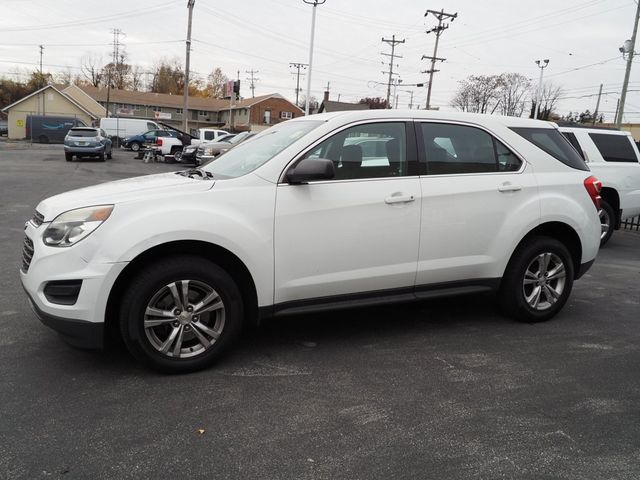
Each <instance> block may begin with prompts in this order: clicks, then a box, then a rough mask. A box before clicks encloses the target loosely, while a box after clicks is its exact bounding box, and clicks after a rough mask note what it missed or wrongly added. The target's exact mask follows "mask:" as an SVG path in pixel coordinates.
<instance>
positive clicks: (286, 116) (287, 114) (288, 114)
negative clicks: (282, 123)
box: [280, 112, 293, 120]
mask: <svg viewBox="0 0 640 480" xmlns="http://www.w3.org/2000/svg"><path fill="white" fill-rule="evenodd" d="M280 118H284V119H287V120H289V119H291V118H293V112H280Z"/></svg>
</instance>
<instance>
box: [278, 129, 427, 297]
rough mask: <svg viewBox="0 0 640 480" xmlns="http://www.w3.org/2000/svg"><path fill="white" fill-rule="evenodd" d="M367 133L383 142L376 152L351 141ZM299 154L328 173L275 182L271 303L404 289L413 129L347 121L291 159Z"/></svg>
mask: <svg viewBox="0 0 640 480" xmlns="http://www.w3.org/2000/svg"><path fill="white" fill-rule="evenodd" d="M371 139H377V141H379V142H383V143H384V145H385V150H384V155H381V156H380V157H375V158H370V157H366V156H363V151H362V147H361V146H360V145H359V143H361V142H364V141H368V140H371ZM307 157H319V158H328V159H330V160H332V161H333V162H334V165H335V170H336V176H335V178H334V179H333V180H325V181H316V182H309V183H308V184H305V185H289V184H287V183H286V182H284V181H282V182H280V183H279V184H278V186H277V195H276V207H275V234H274V239H275V247H274V248H275V293H274V296H275V299H274V301H275V303H276V304H281V303H283V302H292V301H296V300H303V299H319V298H324V299H326V298H327V297H335V296H342V297H341V298H342V299H345V298H347V297H345V295H347V296H348V295H349V294H356V293H361V292H368V293H371V292H375V291H382V290H392V289H406V292H407V294H409V295H411V296H412V295H413V294H412V290H413V285H414V281H415V273H416V265H417V255H418V235H419V225H420V182H419V179H418V176H417V153H416V151H415V138H414V134H413V130H412V129H409V130H408V129H407V124H406V123H405V122H402V121H396V122H391V121H386V122H368V123H363V124H359V125H354V126H351V127H348V128H345V129H342V130H341V131H338V132H336V133H334V134H332V135H330V136H329V137H328V138H326V139H325V140H323V141H321V142H319V143H318V144H316V145H314V146H312V147H311V148H310V150H309V151H307V152H305V153H303V154H302V155H301V156H300V158H299V159H302V158H307ZM299 159H298V160H299ZM294 164H295V163H293V164H292V165H294Z"/></svg>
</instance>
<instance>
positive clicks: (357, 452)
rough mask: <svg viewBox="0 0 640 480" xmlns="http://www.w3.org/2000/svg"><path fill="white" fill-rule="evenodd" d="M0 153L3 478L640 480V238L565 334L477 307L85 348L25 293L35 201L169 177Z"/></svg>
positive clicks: (582, 302) (57, 150)
mask: <svg viewBox="0 0 640 480" xmlns="http://www.w3.org/2000/svg"><path fill="white" fill-rule="evenodd" d="M178 168H180V167H178V166H175V165H166V164H144V163H142V162H141V161H140V160H134V159H133V154H132V153H130V152H124V151H117V152H116V153H114V160H113V161H107V162H105V163H101V162H94V161H83V162H73V163H67V162H65V161H64V155H63V152H62V147H61V146H34V147H29V146H28V145H23V144H18V145H14V144H9V143H7V142H5V141H3V142H0V206H1V208H0V227H1V228H0V244H1V245H3V246H4V248H3V249H2V250H1V251H0V265H1V266H2V271H1V272H0V287H1V292H2V293H0V479H16V478H19V479H36V478H92V479H103V478H104V479H107V478H118V479H124V478H135V479H139V478H156V479H161V478H188V477H191V478H216V479H222V478H242V479H245V478H261V479H336V478H345V479H355V478H362V479H374V478H375V479H377V478H379V479H391V478H394V479H397V478H412V479H413V478H433V479H466V478H478V479H500V478H517V479H637V478H640V378H639V374H638V372H640V350H639V345H640V341H639V340H640V320H639V319H640V315H639V308H638V305H639V303H640V294H639V293H638V292H639V290H638V284H639V281H640V234H637V233H630V232H621V233H620V232H618V233H616V234H615V235H614V237H613V239H612V240H611V241H610V242H609V244H608V246H607V247H606V248H605V249H603V251H602V252H601V253H600V255H599V257H598V260H597V262H596V264H595V266H594V267H593V268H592V269H591V271H590V272H589V274H587V275H586V276H585V277H584V278H583V279H582V280H580V281H579V282H577V283H576V285H575V287H574V293H573V296H572V298H571V300H570V302H569V304H568V305H567V306H566V307H565V309H564V311H563V312H562V313H561V314H560V315H559V316H558V317H557V318H556V319H554V320H552V321H550V322H548V323H544V324H537V325H526V324H517V323H514V322H512V321H510V320H508V319H506V318H504V317H501V316H500V315H498V314H497V313H496V311H495V309H494V304H493V299H492V298H491V297H485V296H471V297H466V298H463V299H461V298H458V299H453V300H447V301H444V300H442V301H438V302H426V303H420V304H413V305H408V306H400V307H398V306H395V307H393V308H376V309H366V310H364V309H363V310H355V311H350V312H347V313H338V312H336V313H327V314H322V315H312V316H299V317H289V318H286V319H279V320H272V321H269V322H267V323H266V324H265V325H264V326H263V327H262V328H261V329H259V330H258V331H257V332H255V333H253V334H252V335H250V336H246V337H245V338H244V339H243V340H242V342H241V344H240V346H239V348H237V349H236V350H235V351H234V352H233V353H232V354H231V355H230V356H228V357H227V358H226V359H225V360H224V361H222V362H221V363H219V364H218V365H217V366H215V367H214V368H212V369H210V370H207V371H204V372H199V373H196V374H191V375H186V376H163V375H159V374H156V373H153V372H150V371H148V370H145V369H143V368H142V367H140V366H139V365H138V364H137V363H135V362H134V361H133V360H132V359H131V358H130V357H129V356H128V354H127V353H126V352H123V351H115V352H107V353H91V352H84V351H80V350H74V349H72V348H70V347H68V346H67V345H66V344H64V343H63V342H62V341H61V340H60V339H59V338H58V337H57V335H56V334H55V333H54V332H53V331H51V330H49V329H48V328H46V327H44V326H43V325H41V324H40V323H39V321H38V320H37V319H36V318H35V317H34V316H33V314H32V313H31V311H30V310H29V307H28V305H27V301H26V297H25V295H24V294H23V292H22V288H21V286H20V281H19V275H18V265H19V259H20V251H21V244H22V238H23V224H24V221H25V220H27V219H28V218H29V217H30V216H31V215H32V213H33V209H34V207H35V205H36V204H37V203H38V201H40V200H41V199H42V198H44V197H47V196H50V195H52V194H55V193H58V192H61V191H65V190H69V189H71V188H77V187H82V186H86V185H90V184H94V183H100V182H104V181H108V180H112V179H119V178H124V177H129V176H134V175H139V174H146V173H155V172H161V171H170V170H176V169H178Z"/></svg>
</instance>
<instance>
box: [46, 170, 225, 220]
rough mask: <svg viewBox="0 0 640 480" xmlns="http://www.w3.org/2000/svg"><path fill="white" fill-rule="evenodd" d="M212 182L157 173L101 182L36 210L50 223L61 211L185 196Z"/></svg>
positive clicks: (48, 199)
mask: <svg viewBox="0 0 640 480" xmlns="http://www.w3.org/2000/svg"><path fill="white" fill-rule="evenodd" d="M214 183H215V182H214V181H213V180H212V179H207V180H202V179H201V178H198V177H195V178H189V177H185V176H182V175H178V174H177V173H175V172H172V173H159V174H156V175H145V176H142V177H133V178H127V179H124V180H116V181H114V182H107V183H102V184H100V185H94V186H91V187H85V188H80V189H78V190H71V191H69V192H65V193H61V194H59V195H55V196H53V197H49V198H47V199H45V200H43V201H42V202H40V204H39V205H38V207H37V210H38V212H40V213H41V214H42V215H44V219H45V222H49V221H51V220H53V219H54V218H55V217H57V216H58V215H60V214H61V213H62V212H66V211H68V210H73V209H75V208H82V207H89V206H92V205H111V204H113V205H117V204H119V203H125V202H131V201H136V200H141V199H144V200H153V199H156V198H159V197H160V198H162V199H166V198H167V197H168V196H172V195H184V194H188V193H197V192H204V191H206V190H210V189H211V188H212V187H213V185H214Z"/></svg>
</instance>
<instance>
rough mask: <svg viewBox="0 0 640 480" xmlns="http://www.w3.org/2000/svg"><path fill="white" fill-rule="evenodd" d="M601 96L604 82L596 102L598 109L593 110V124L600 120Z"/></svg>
mask: <svg viewBox="0 0 640 480" xmlns="http://www.w3.org/2000/svg"><path fill="white" fill-rule="evenodd" d="M600 97H602V84H600V91H599V92H598V101H597V102H596V111H595V112H593V124H594V125H595V124H596V122H597V121H598V109H599V108H600Z"/></svg>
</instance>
